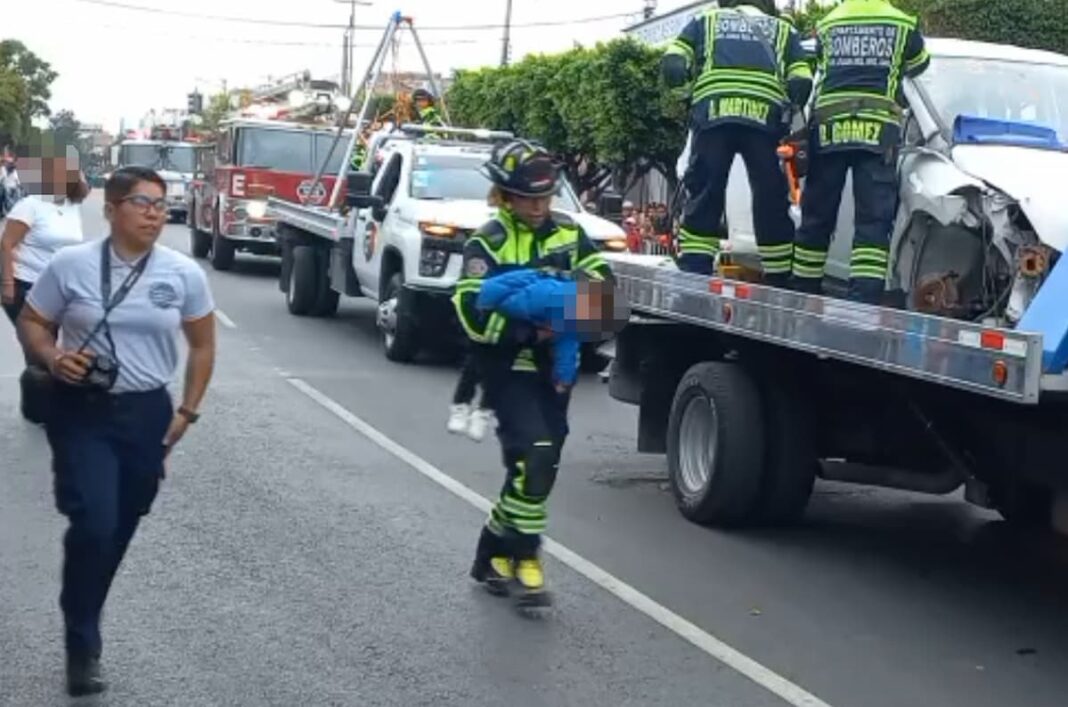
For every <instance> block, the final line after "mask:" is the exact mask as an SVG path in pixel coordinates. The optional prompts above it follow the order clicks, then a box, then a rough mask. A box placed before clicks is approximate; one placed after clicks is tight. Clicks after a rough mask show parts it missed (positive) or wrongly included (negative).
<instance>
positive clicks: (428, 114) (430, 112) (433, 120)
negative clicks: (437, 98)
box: [419, 106, 445, 127]
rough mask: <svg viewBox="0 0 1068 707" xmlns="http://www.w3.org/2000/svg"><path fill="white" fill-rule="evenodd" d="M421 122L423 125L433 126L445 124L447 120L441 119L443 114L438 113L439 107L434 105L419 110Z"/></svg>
mask: <svg viewBox="0 0 1068 707" xmlns="http://www.w3.org/2000/svg"><path fill="white" fill-rule="evenodd" d="M419 122H420V123H421V124H422V125H429V126H431V127H439V126H444V125H445V121H444V120H442V119H441V115H439V114H438V109H437V108H435V107H434V106H427V107H426V108H424V109H422V110H421V111H419Z"/></svg>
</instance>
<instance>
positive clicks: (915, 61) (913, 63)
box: [905, 49, 931, 71]
mask: <svg viewBox="0 0 1068 707" xmlns="http://www.w3.org/2000/svg"><path fill="white" fill-rule="evenodd" d="M930 58H931V53H930V52H928V51H927V50H926V49H924V50H923V51H921V52H920V53H919V54H917V55H916V56H915V57H914V58H912V59H910V60H909V61H907V62H905V70H906V71H911V70H912V69H915V68H916V67H917V66H920V65H922V64H923V63H924V62H925V61H927V60H929V59H930Z"/></svg>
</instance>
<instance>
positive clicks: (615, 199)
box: [598, 191, 623, 222]
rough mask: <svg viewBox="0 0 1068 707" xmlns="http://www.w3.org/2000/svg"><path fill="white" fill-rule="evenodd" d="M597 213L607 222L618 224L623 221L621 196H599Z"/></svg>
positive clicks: (611, 194) (609, 193)
mask: <svg viewBox="0 0 1068 707" xmlns="http://www.w3.org/2000/svg"><path fill="white" fill-rule="evenodd" d="M598 207H599V208H598V211H600V213H601V216H602V217H604V218H606V219H608V220H609V221H615V222H619V221H621V220H622V219H623V195H622V194H617V193H615V192H611V191H608V192H605V193H604V194H601V199H600V203H599V204H598Z"/></svg>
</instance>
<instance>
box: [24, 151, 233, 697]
mask: <svg viewBox="0 0 1068 707" xmlns="http://www.w3.org/2000/svg"><path fill="white" fill-rule="evenodd" d="M166 192H167V184H166V183H165V182H164V181H163V179H162V178H161V177H160V176H159V175H158V174H156V173H155V172H153V171H152V170H149V169H145V168H143V167H123V168H122V169H119V170H117V171H116V172H115V173H114V174H113V175H112V176H111V178H110V179H108V181H107V184H105V185H104V202H105V203H104V215H105V216H106V217H107V220H108V222H109V223H110V225H111V233H110V235H109V237H108V238H106V239H102V240H98V241H91V242H87V243H83V244H80V245H76V246H73V247H71V248H66V249H64V250H62V251H61V252H59V253H58V254H56V257H55V258H53V259H52V262H50V263H49V264H48V267H46V268H45V269H44V272H42V273H41V277H40V278H39V279H38V280H37V282H36V283H35V284H34V286H33V289H32V290H30V293H29V295H28V296H27V298H26V306H25V307H24V308H23V310H22V313H21V314H20V315H19V336H20V338H21V340H22V345H23V347H24V348H25V350H26V352H27V353H28V354H29V355H30V356H31V357H32V358H33V359H34V360H35V361H37V362H38V363H40V364H41V365H43V366H46V367H47V368H48V370H49V372H50V373H51V375H52V376H53V378H54V379H55V384H54V390H53V392H52V396H51V399H52V407H51V409H50V410H49V413H48V418H47V422H46V430H47V432H48V443H49V445H50V446H51V448H52V471H53V473H54V475H55V495H56V507H57V508H58V509H59V511H60V512H61V513H63V514H64V515H66V516H67V518H68V519H69V521H70V526H69V528H68V530H67V534H66V536H65V537H64V541H63V548H64V553H63V590H62V593H61V594H60V606H61V607H62V609H63V617H64V620H65V621H64V623H65V626H66V647H67V681H68V684H67V689H68V691H69V692H70V694H71V695H74V696H77V695H86V694H92V693H98V692H101V691H103V690H104V688H105V685H104V681H103V680H102V678H101V675H100V663H99V661H100V655H101V651H102V647H103V644H102V641H101V636H100V614H101V611H102V609H103V608H104V602H105V600H106V599H107V594H108V589H109V588H110V587H111V580H112V579H113V578H114V576H115V572H116V571H117V570H118V568H119V565H120V564H121V563H122V559H123V556H124V555H125V553H126V548H127V546H128V545H129V543H130V540H131V539H132V538H133V535H134V531H135V530H136V529H137V526H138V524H139V523H140V520H141V516H143V515H145V514H146V513H148V511H149V509H150V508H151V506H152V502H153V500H154V499H155V497H156V493H157V491H158V489H159V483H160V479H161V478H162V477H163V465H164V459H165V458H166V456H167V453H168V452H169V451H170V450H171V448H173V446H174V445H175V444H177V443H178V441H179V440H180V439H181V438H182V436H183V435H184V434H185V432H186V430H187V429H188V427H189V425H190V424H192V423H193V422H196V420H197V418H198V417H199V414H198V412H197V410H198V407H199V405H200V402H201V400H202V399H203V398H204V394H205V392H206V391H207V388H208V381H209V380H210V378H211V372H212V367H213V366H214V362H215V318H214V315H213V311H214V309H215V305H214V303H213V301H212V297H211V292H210V290H209V289H208V282H207V278H206V277H205V275H204V271H203V270H201V268H200V266H198V265H197V264H196V263H194V262H193V261H192V260H191V259H189V258H188V257H186V256H184V255H182V254H181V253H178V252H176V251H174V250H171V249H170V248H167V247H165V246H162V245H158V244H157V243H156V241H157V240H159V237H160V234H161V233H162V232H163V225H164V223H165V222H166V217H167V200H166ZM180 338H184V339H185V341H186V343H187V344H188V349H189V355H188V356H187V358H186V370H185V385H184V386H183V388H182V391H181V405H180V406H179V407H178V409H177V410H175V409H174V406H173V403H172V400H171V396H170V393H169V392H168V390H167V386H168V385H169V384H170V383H171V382H172V380H173V378H174V375H175V372H176V369H177V367H178V363H179V349H178V340H179V339H180Z"/></svg>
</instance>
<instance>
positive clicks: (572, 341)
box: [478, 268, 579, 385]
mask: <svg viewBox="0 0 1068 707" xmlns="http://www.w3.org/2000/svg"><path fill="white" fill-rule="evenodd" d="M576 293H577V287H576V285H575V281H574V280H571V279H568V278H565V277H562V276H559V275H553V274H550V273H544V272H538V271H537V270H531V269H527V268H524V269H520V270H511V271H508V272H503V273H501V274H500V275H495V276H493V277H491V278H488V279H486V280H484V281H483V283H482V291H481V292H480V293H479V296H478V307H479V309H488V310H493V311H497V312H500V313H501V314H503V315H505V316H508V317H514V318H516V319H522V320H525V321H528V322H531V323H532V324H536V325H538V326H547V327H549V328H551V329H552V330H553V333H554V336H553V352H554V356H553V358H554V361H553V378H554V379H555V381H556V382H558V383H563V384H565V385H573V384H574V383H575V381H576V380H577V379H578V368H579V336H578V333H577V331H576V327H575V325H574V322H573V321H572V318H571V317H569V316H568V313H569V312H573V311H574V309H575V296H576Z"/></svg>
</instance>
